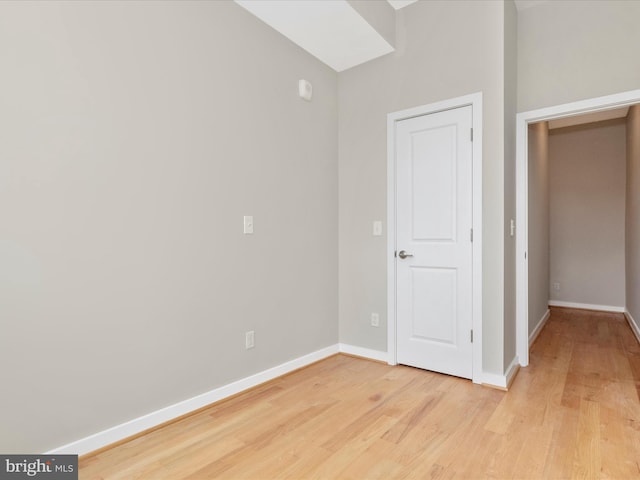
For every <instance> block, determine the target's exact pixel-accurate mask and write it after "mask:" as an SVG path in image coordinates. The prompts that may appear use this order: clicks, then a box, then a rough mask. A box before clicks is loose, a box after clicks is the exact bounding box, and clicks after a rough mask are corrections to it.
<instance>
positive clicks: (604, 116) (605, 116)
mask: <svg viewBox="0 0 640 480" xmlns="http://www.w3.org/2000/svg"><path fill="white" fill-rule="evenodd" d="M627 113H629V107H622V108H614V109H612V110H603V111H601V112H594V113H585V114H584V115H577V116H574V117H564V118H557V119H555V120H550V121H549V129H551V130H553V129H554V128H563V127H573V126H574V125H583V124H585V123H593V122H601V121H603V120H612V119H614V118H624V117H626V116H627Z"/></svg>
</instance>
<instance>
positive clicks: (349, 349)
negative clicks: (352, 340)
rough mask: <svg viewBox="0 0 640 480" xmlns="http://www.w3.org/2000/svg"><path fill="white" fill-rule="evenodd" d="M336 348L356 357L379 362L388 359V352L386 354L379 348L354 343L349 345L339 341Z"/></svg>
mask: <svg viewBox="0 0 640 480" xmlns="http://www.w3.org/2000/svg"><path fill="white" fill-rule="evenodd" d="M338 348H339V349H340V353H347V354H349V355H354V356H356V357H362V358H368V359H370V360H377V361H379V362H386V361H387V360H389V354H387V352H381V351H380V350H372V349H370V348H364V347H358V346H356V345H349V344H348V343H341V344H339V345H338Z"/></svg>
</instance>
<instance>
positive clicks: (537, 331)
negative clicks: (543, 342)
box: [529, 309, 551, 347]
mask: <svg viewBox="0 0 640 480" xmlns="http://www.w3.org/2000/svg"><path fill="white" fill-rule="evenodd" d="M550 316H551V310H549V309H547V311H546V312H545V314H544V315H543V316H542V318H541V319H540V320H538V324H537V325H536V328H534V329H533V331H532V332H531V334H530V335H529V347H531V345H533V342H535V341H536V338H538V335H540V332H541V331H542V329H543V328H544V326H545V325H546V323H547V320H549V317H550Z"/></svg>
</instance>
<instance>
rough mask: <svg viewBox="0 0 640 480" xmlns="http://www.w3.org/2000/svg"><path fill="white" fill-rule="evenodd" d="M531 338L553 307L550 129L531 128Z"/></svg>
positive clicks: (542, 126)
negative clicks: (550, 224) (550, 232)
mask: <svg viewBox="0 0 640 480" xmlns="http://www.w3.org/2000/svg"><path fill="white" fill-rule="evenodd" d="M528 148H529V154H528V156H529V161H528V168H529V178H528V181H529V185H528V192H527V193H528V195H529V199H528V202H529V218H528V220H529V225H528V232H529V235H528V236H529V245H528V248H527V253H528V264H529V334H531V332H533V330H534V329H535V328H536V327H537V326H538V324H539V323H540V320H541V319H542V318H543V317H544V315H545V314H546V313H547V310H548V308H549V307H548V305H549V126H548V123H547V122H540V123H536V124H532V125H529V145H528Z"/></svg>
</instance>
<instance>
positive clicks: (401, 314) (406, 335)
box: [395, 106, 473, 378]
mask: <svg viewBox="0 0 640 480" xmlns="http://www.w3.org/2000/svg"><path fill="white" fill-rule="evenodd" d="M471 127H472V110H471V106H467V107H461V108H455V109H452V110H446V111H443V112H438V113H433V114H429V115H423V116H420V117H415V118H410V119H407V120H402V121H400V122H397V124H396V146H395V148H396V152H395V153H396V188H395V191H396V248H397V255H396V282H397V283H396V306H397V307H396V308H397V316H396V319H397V320H396V322H397V324H396V329H397V333H396V339H397V340H396V342H397V360H398V363H402V364H405V365H411V366H415V367H419V368H424V369H426V370H433V371H436V372H442V373H447V374H450V375H456V376H459V377H464V378H471V377H472V370H473V369H472V367H473V355H472V354H473V350H472V338H471V335H472V334H471V328H472V314H471V312H472V268H471V267H472V231H471V228H472V174H473V171H472V136H471V135H472V132H471ZM402 257H404V258H402Z"/></svg>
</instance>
